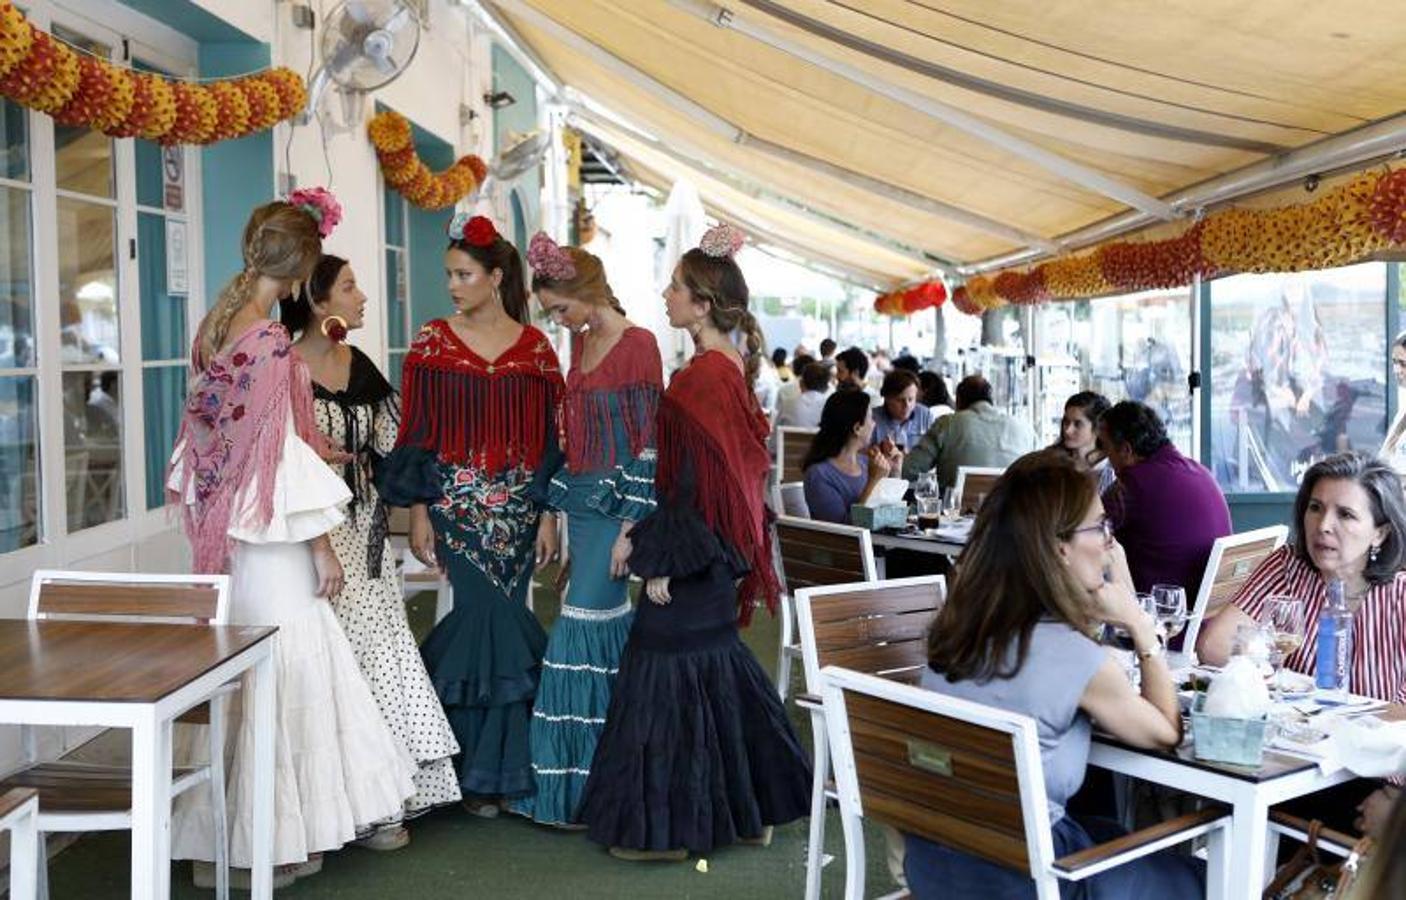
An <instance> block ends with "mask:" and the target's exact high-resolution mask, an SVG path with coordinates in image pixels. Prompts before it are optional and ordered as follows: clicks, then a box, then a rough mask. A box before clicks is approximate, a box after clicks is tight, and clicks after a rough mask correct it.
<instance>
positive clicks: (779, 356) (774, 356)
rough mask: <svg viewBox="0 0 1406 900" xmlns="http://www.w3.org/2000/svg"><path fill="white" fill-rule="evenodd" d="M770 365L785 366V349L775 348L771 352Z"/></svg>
mask: <svg viewBox="0 0 1406 900" xmlns="http://www.w3.org/2000/svg"><path fill="white" fill-rule="evenodd" d="M771 364H772V365H773V366H777V367H780V366H784V365H786V348H785V347H777V348H776V349H775V350H773V351H771Z"/></svg>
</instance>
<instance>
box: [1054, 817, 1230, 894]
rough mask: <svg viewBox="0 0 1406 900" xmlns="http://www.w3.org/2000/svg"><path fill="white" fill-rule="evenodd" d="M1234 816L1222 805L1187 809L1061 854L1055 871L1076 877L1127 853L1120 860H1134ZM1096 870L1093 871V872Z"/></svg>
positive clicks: (1056, 862)
mask: <svg viewBox="0 0 1406 900" xmlns="http://www.w3.org/2000/svg"><path fill="white" fill-rule="evenodd" d="M1228 818H1230V813H1229V812H1228V811H1226V810H1225V809H1223V808H1220V807H1212V808H1208V809H1203V810H1201V811H1200V812H1192V813H1187V814H1186V815H1184V816H1177V817H1176V818H1175V819H1168V820H1167V821H1165V822H1159V823H1158V824H1156V825H1152V826H1149V827H1147V828H1143V829H1141V830H1139V831H1134V832H1132V833H1131V834H1125V835H1123V836H1122V837H1120V838H1114V839H1113V840H1111V841H1108V842H1106V843H1103V844H1096V845H1095V846H1093V847H1089V848H1088V849H1087V850H1080V851H1079V852H1077V853H1071V854H1069V855H1068V856H1061V857H1060V858H1059V859H1057V860H1055V861H1054V864H1053V866H1054V870H1055V875H1057V876H1060V877H1066V878H1068V877H1072V878H1073V879H1074V880H1077V879H1078V878H1080V877H1083V876H1081V875H1080V874H1079V873H1080V872H1083V871H1085V870H1088V869H1090V868H1092V867H1094V866H1102V867H1103V868H1109V866H1105V865H1103V864H1105V863H1108V862H1110V861H1111V860H1113V858H1114V857H1124V858H1123V859H1121V860H1119V863H1123V862H1130V861H1132V860H1134V859H1137V858H1138V857H1140V856H1144V855H1146V854H1148V853H1152V852H1154V851H1155V850H1157V849H1160V848H1161V847H1164V846H1168V844H1169V843H1179V841H1177V840H1170V841H1169V839H1174V838H1177V837H1178V836H1180V835H1182V834H1184V833H1186V832H1193V833H1191V834H1186V837H1185V838H1183V839H1186V838H1191V837H1194V836H1195V835H1197V834H1200V833H1202V832H1203V831H1205V830H1206V827H1207V826H1209V825H1211V824H1213V823H1215V822H1217V821H1219V820H1221V819H1228ZM1089 874H1092V873H1089Z"/></svg>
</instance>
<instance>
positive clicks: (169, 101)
mask: <svg viewBox="0 0 1406 900" xmlns="http://www.w3.org/2000/svg"><path fill="white" fill-rule="evenodd" d="M0 96H5V97H8V98H10V99H11V100H14V101H15V102H16V103H19V104H22V105H24V106H28V107H30V108H31V109H37V110H39V111H40V112H43V113H47V114H49V115H51V116H53V117H54V120H55V121H56V122H58V123H59V124H61V125H68V126H71V127H79V128H92V129H94V130H96V131H100V132H102V133H103V134H107V135H111V136H112V137H140V138H145V139H147V140H149V141H159V142H160V143H162V144H209V143H213V142H215V141H223V140H229V139H230V138H237V137H243V136H245V135H246V134H252V133H254V132H256V131H264V130H266V129H268V128H272V127H273V125H274V124H275V123H277V122H281V121H283V120H284V119H287V118H290V117H292V116H293V115H294V114H296V113H297V112H299V111H300V110H301V109H302V108H303V107H304V106H306V105H307V102H308V95H307V86H306V85H305V84H304V83H303V79H302V78H301V77H300V76H299V75H298V74H297V73H296V72H293V71H292V70H290V69H271V70H269V71H267V72H261V73H259V74H257V75H250V76H246V77H243V78H235V79H230V80H227V81H216V82H210V83H205V84H196V83H194V82H188V81H182V80H180V79H173V78H165V77H163V76H160V75H154V74H149V73H145V72H137V71H135V70H132V69H129V68H126V67H124V66H118V65H113V64H112V63H110V62H108V61H107V60H104V59H99V58H97V57H94V56H88V55H86V54H83V53H79V52H78V51H76V50H74V49H73V48H72V47H70V46H68V45H67V44H65V43H64V42H62V41H59V40H55V39H54V38H53V37H51V36H50V35H49V34H48V33H46V32H43V31H40V30H39V29H38V28H35V27H34V26H33V25H32V24H30V22H29V20H28V19H26V18H25V17H24V13H22V12H20V11H19V10H18V9H16V8H15V6H14V4H13V3H12V2H10V0H0Z"/></svg>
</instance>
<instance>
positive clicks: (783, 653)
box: [776, 516, 879, 703]
mask: <svg viewBox="0 0 1406 900" xmlns="http://www.w3.org/2000/svg"><path fill="white" fill-rule="evenodd" d="M776 558H777V568H778V570H779V571H778V573H777V574H778V575H779V576H780V579H781V648H780V651H779V656H778V658H777V662H776V690H777V692H778V693H779V694H780V695H781V702H782V703H785V702H786V697H787V696H788V695H789V693H790V690H791V663H792V661H793V660H795V659H796V658H797V657H799V656H800V655H801V645H800V644H799V643H797V642H796V606H795V603H794V602H793V597H794V595H795V592H796V591H797V590H798V589H799V588H803V587H812V586H814V585H819V584H851V583H854V582H859V581H874V580H876V579H877V578H878V577H879V576H878V566H877V564H876V563H875V562H874V539H873V536H872V535H870V534H869V531H868V530H867V529H864V528H855V527H854V526H852V525H836V524H834V523H831V522H816V521H814V520H813V519H802V518H797V517H795V516H779V517H778V518H777V520H776Z"/></svg>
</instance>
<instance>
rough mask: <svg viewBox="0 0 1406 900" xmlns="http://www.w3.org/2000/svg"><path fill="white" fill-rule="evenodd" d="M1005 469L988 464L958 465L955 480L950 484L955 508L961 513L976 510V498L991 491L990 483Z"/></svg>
mask: <svg viewBox="0 0 1406 900" xmlns="http://www.w3.org/2000/svg"><path fill="white" fill-rule="evenodd" d="M1005 471H1006V470H1005V469H1000V468H992V467H990V466H958V467H957V480H956V481H955V482H953V484H952V493H954V494H955V495H956V496H957V503H958V506H957V508H958V509H959V510H960V511H961V513H962V514H963V515H966V514H967V513H971V512H976V507H977V506H978V504H977V502H976V498H977V497H981V496H985V495H986V494H989V493H991V487H992V485H994V484H995V483H996V479H998V478H1000V477H1001V475H1003V474H1004V473H1005Z"/></svg>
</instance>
